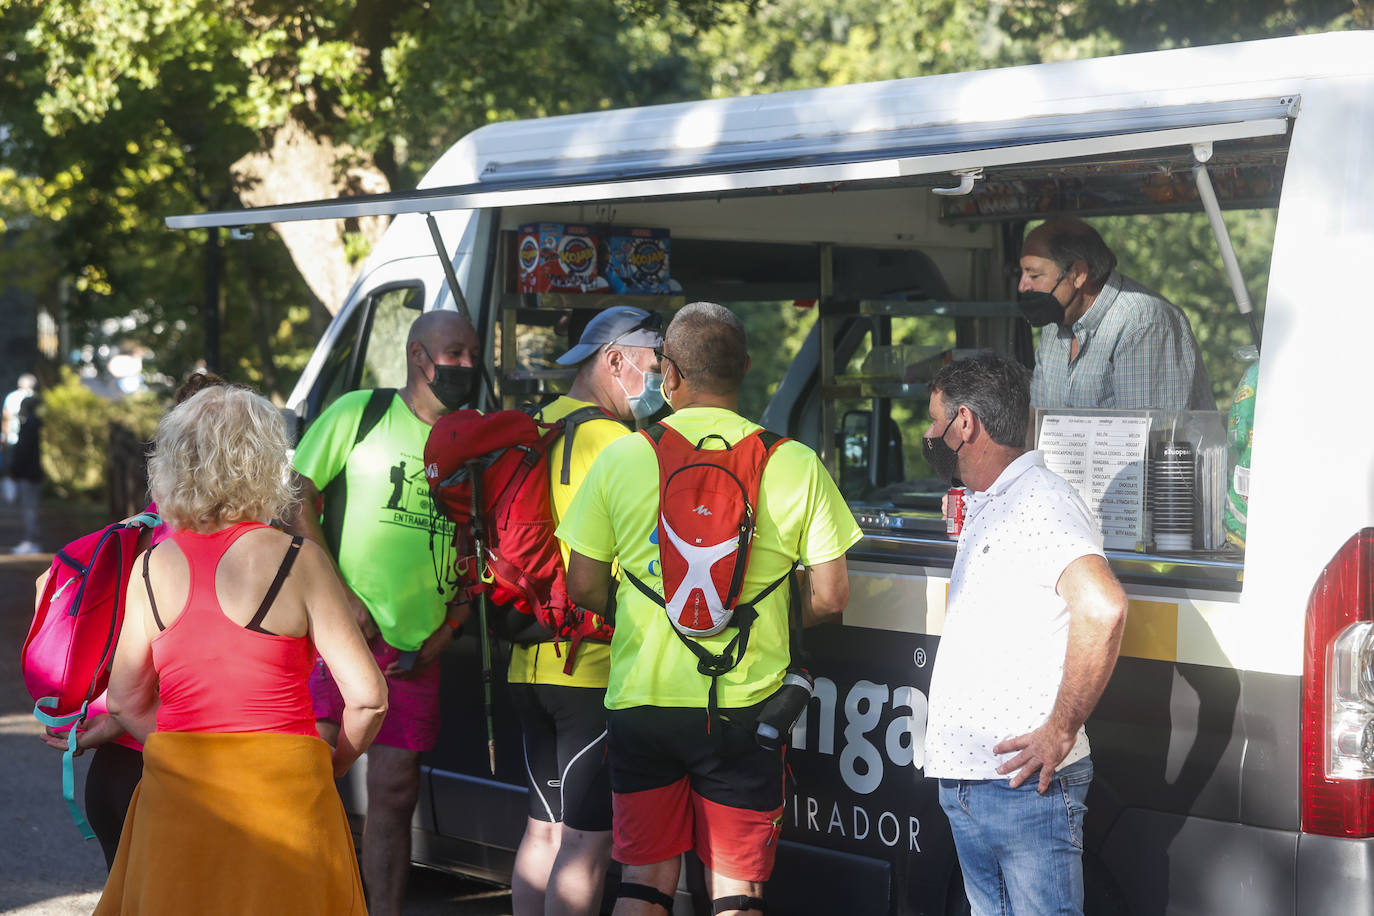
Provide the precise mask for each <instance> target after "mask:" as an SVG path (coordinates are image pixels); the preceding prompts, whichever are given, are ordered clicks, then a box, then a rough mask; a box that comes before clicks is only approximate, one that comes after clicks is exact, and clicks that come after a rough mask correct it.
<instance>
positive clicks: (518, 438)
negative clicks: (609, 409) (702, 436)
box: [425, 407, 612, 674]
mask: <svg viewBox="0 0 1374 916" xmlns="http://www.w3.org/2000/svg"><path fill="white" fill-rule="evenodd" d="M598 417H610V415H609V414H607V413H606V412H605V411H604V410H602V409H601V408H599V407H583V408H580V409H578V410H575V411H573V412H572V413H570V414H568V415H567V416H566V417H563V418H562V419H560V420H557V421H555V422H553V423H542V422H540V421H537V420H535V419H534V418H533V417H532V416H530V415H529V414H528V413H525V412H524V411H522V410H498V411H496V412H494V413H486V414H484V413H482V412H481V411H477V410H456V411H454V412H452V413H450V414H446V415H445V416H443V417H441V418H440V419H439V421H438V422H437V423H435V424H434V428H433V429H432V430H431V431H430V434H429V440H428V442H426V443H425V477H426V479H427V480H428V481H429V489H430V495H431V496H432V497H433V498H434V504H435V506H436V507H437V509H438V510H439V512H441V513H442V514H443V515H444V516H445V517H447V518H448V519H450V520H451V521H452V522H453V523H454V533H453V554H454V559H453V561H452V567H451V568H452V570H453V574H454V576H455V578H456V580H457V582H458V583H459V584H461V585H462V586H463V587H465V588H466V591H467V593H468V594H469V595H470V596H471V597H473V598H476V597H477V596H478V595H481V594H485V595H486V596H487V597H488V598H489V599H490V600H491V602H492V603H493V604H496V605H505V606H507V607H509V608H510V609H511V610H512V612H513V613H510V614H507V615H506V617H505V618H504V620H503V621H502V622H501V624H499V625H498V630H499V635H501V636H504V637H505V638H507V639H510V640H512V641H513V642H518V643H534V642H544V641H547V640H549V639H550V638H552V639H554V640H562V639H568V640H570V645H569V648H568V655H567V660H566V662H565V663H564V667H563V670H564V673H566V674H571V673H572V664H573V657H574V655H575V654H576V652H577V647H578V645H579V644H580V643H581V642H582V640H583V639H585V638H588V637H590V638H593V639H596V640H600V641H609V640H610V638H611V632H612V630H611V627H610V625H609V624H608V623H607V622H606V621H605V620H604V619H603V618H601V617H600V616H598V615H596V614H593V613H591V612H588V611H584V610H583V609H582V608H579V607H576V606H574V605H573V603H572V602H571V601H570V600H569V599H568V589H567V583H566V580H565V578H564V573H565V571H564V569H563V556H562V554H561V552H560V550H559V545H558V539H557V538H556V537H554V531H555V529H556V528H557V525H556V524H554V520H553V509H552V503H551V502H550V500H549V469H548V452H549V449H550V448H552V447H553V443H554V441H555V440H557V439H558V437H559V436H563V437H564V438H563V477H562V482H563V483H567V475H568V458H569V456H570V455H571V452H572V441H573V436H574V434H575V432H576V428H577V426H578V424H580V423H583V422H585V421H587V420H591V419H595V418H598ZM470 469H476V470H477V472H478V475H479V477H478V491H479V493H480V496H481V506H479V507H476V508H475V511H474V505H473V502H474V500H473V487H472V483H473V481H472V474H471V471H470ZM478 540H481V541H483V542H484V543H483V545H482V547H483V554H484V555H483V557H482V558H481V560H480V561H479V560H478V558H477V556H476V551H477V543H476V542H477V541H478ZM554 651H555V652H560V650H559V649H558V643H557V642H555V643H554ZM560 654H561V653H560Z"/></svg>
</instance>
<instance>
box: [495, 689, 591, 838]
mask: <svg viewBox="0 0 1374 916" xmlns="http://www.w3.org/2000/svg"><path fill="white" fill-rule="evenodd" d="M509 686H510V691H511V700H512V703H513V705H514V706H515V710H516V712H517V713H518V714H519V716H520V730H521V732H522V733H523V735H524V743H525V781H526V784H527V785H528V786H529V790H530V817H532V818H534V819H535V820H537V821H551V822H553V823H559V822H561V823H564V824H567V825H568V826H569V827H571V828H572V829H574V830H610V829H611V777H610V770H609V767H608V766H607V763H606V691H605V690H603V689H598V688H596V687H563V686H555V685H553V684H510V685H509Z"/></svg>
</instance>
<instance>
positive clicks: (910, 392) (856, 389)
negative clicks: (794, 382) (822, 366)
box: [821, 377, 930, 398]
mask: <svg viewBox="0 0 1374 916" xmlns="http://www.w3.org/2000/svg"><path fill="white" fill-rule="evenodd" d="M821 397H823V398H928V397H930V383H929V382H898V381H878V380H873V381H853V380H850V379H846V378H843V377H841V378H837V379H835V382H834V384H831V385H822V386H821Z"/></svg>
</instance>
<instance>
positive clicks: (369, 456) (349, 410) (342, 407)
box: [293, 390, 453, 650]
mask: <svg viewBox="0 0 1374 916" xmlns="http://www.w3.org/2000/svg"><path fill="white" fill-rule="evenodd" d="M371 395H372V392H371V391H366V390H365V391H350V392H349V393H348V394H345V395H343V396H342V397H340V398H339V399H338V400H337V401H335V402H334V403H333V404H331V405H329V408H328V409H327V410H325V412H324V413H322V414H321V415H320V416H319V418H318V419H317V420H315V422H314V423H312V424H310V428H309V429H308V430H306V433H305V436H304V438H302V439H301V444H300V446H299V447H297V449H296V457H295V461H294V462H293V464H294V466H295V468H296V472H297V473H298V474H300V475H301V476H303V477H308V478H310V480H311V482H313V483H314V484H315V487H316V488H317V489H319V490H320V491H321V492H323V490H324V488H325V487H326V486H328V485H329V484H330V483H331V482H333V481H334V479H335V478H336V477H338V476H340V475H343V483H344V485H345V487H346V491H345V492H346V495H345V497H344V517H343V526H342V529H341V531H342V536H341V538H340V543H339V552H338V553H339V555H338V557H336V559H337V560H338V562H339V571H340V572H341V573H342V574H343V578H344V581H345V582H347V583H348V587H349V588H351V589H353V591H355V592H357V593H358V597H359V598H361V599H362V600H363V603H364V604H366V605H367V609H368V611H370V612H371V614H372V619H373V620H375V621H376V622H377V628H378V629H379V630H381V632H382V637H383V638H384V639H385V640H386V641H387V642H388V643H390V644H391V645H393V646H395V647H396V648H398V649H406V650H415V649H418V648H420V644H421V643H423V642H424V641H425V639H426V638H428V637H429V635H430V634H431V633H433V632H434V631H435V630H436V629H438V627H439V625H440V624H441V623H442V622H443V620H444V616H445V614H446V610H445V608H444V596H443V595H441V594H439V592H438V591H437V590H436V588H435V585H436V580H435V575H434V561H433V559H432V557H431V556H430V551H429V538H430V525H431V517H432V514H431V511H430V506H431V502H430V498H429V485H428V483H426V481H425V462H424V453H425V441H426V440H427V439H428V438H429V426H428V424H426V423H425V422H423V421H422V420H420V418H419V417H417V416H415V414H413V413H411V411H410V408H409V407H407V406H406V403H405V401H403V400H401V398H400V397H399V396H393V397H392V399H391V404H390V406H388V408H387V411H386V413H385V414H383V415H382V418H381V419H380V420H379V421H378V422H377V425H376V426H375V427H373V429H372V431H371V432H369V433H368V434H367V437H366V438H364V439H363V441H362V442H359V443H358V444H357V445H354V444H353V440H354V438H355V437H356V435H357V432H358V423H359V422H360V421H361V419H362V413H363V408H364V407H365V406H366V404H367V401H368V398H369V397H371ZM433 524H434V525H435V528H436V534H435V543H438V539H439V538H440V537H443V538H444V539H445V540H447V539H449V538H451V537H452V536H453V523H452V522H450V521H448V520H447V519H434V520H433Z"/></svg>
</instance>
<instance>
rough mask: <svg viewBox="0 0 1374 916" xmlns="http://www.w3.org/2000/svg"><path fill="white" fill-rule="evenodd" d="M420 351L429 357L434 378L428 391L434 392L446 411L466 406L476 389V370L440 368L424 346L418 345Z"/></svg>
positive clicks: (474, 368)
mask: <svg viewBox="0 0 1374 916" xmlns="http://www.w3.org/2000/svg"><path fill="white" fill-rule="evenodd" d="M420 349H422V350H424V351H425V356H429V363H430V365H431V366H432V367H433V368H434V378H433V379H431V380H430V382H429V390H430V391H432V392H434V396H435V397H436V398H438V399H439V403H440V404H443V405H444V408H445V409H447V410H457V409H458V408H460V407H462V406H463V405H464V404H466V403H467V402H468V400H469V399H471V397H472V392H473V389H474V388H476V387H477V368H476V367H475V366H442V365H440V364H439V363H436V362H435V361H434V357H433V356H430V355H429V350H427V349H425V346H424V344H421V345H420Z"/></svg>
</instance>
